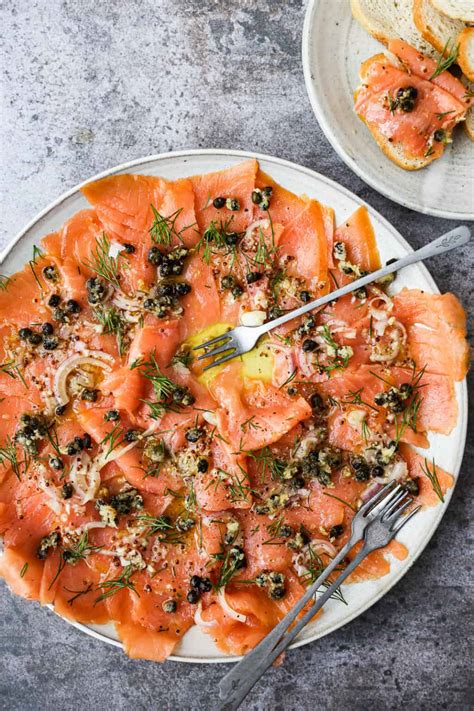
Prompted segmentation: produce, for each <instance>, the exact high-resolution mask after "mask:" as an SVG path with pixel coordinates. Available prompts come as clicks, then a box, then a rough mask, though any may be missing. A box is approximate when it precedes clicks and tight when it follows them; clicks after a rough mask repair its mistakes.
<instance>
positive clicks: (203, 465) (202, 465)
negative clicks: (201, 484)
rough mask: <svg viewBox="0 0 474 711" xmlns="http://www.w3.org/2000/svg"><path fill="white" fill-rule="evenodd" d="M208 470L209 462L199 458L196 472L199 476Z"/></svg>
mask: <svg viewBox="0 0 474 711" xmlns="http://www.w3.org/2000/svg"><path fill="white" fill-rule="evenodd" d="M208 469H209V462H208V461H207V459H205V458H204V457H201V458H200V459H199V460H198V463H197V470H198V472H199V473H200V474H205V473H206V472H207V470H208Z"/></svg>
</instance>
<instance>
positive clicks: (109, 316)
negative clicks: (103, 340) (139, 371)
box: [93, 306, 125, 355]
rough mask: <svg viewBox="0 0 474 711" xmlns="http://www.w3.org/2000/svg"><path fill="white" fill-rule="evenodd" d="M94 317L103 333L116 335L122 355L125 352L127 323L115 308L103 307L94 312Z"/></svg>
mask: <svg viewBox="0 0 474 711" xmlns="http://www.w3.org/2000/svg"><path fill="white" fill-rule="evenodd" d="M93 314H94V317H95V318H96V319H97V321H98V322H99V323H100V325H101V326H102V331H103V333H107V334H114V335H115V337H116V339H117V348H118V351H119V353H120V355H123V354H124V352H125V343H124V336H125V321H124V320H123V318H122V316H121V314H120V312H119V311H118V310H117V309H116V308H115V306H102V307H100V308H96V309H94V310H93Z"/></svg>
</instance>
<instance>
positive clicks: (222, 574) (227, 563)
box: [212, 548, 243, 591]
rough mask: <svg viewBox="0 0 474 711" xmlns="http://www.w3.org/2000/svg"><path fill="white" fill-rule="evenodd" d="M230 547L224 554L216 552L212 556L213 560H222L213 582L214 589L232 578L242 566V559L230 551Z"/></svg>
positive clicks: (223, 585)
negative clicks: (215, 579) (215, 580)
mask: <svg viewBox="0 0 474 711" xmlns="http://www.w3.org/2000/svg"><path fill="white" fill-rule="evenodd" d="M232 550H233V549H232V548H229V549H228V550H227V551H226V553H225V554H223V553H216V554H214V555H213V556H212V557H213V558H214V559H215V560H222V561H223V562H222V566H221V568H220V570H219V577H218V579H217V582H216V583H215V584H214V590H216V591H218V590H221V588H225V586H226V585H227V584H228V583H229V582H230V581H231V580H232V578H233V577H234V575H235V574H236V573H238V571H239V570H240V569H241V568H242V567H243V566H242V560H241V559H240V558H239V556H236V555H235V554H233V552H232Z"/></svg>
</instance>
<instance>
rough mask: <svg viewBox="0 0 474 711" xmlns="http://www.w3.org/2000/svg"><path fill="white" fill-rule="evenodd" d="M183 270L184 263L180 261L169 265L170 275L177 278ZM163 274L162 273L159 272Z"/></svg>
mask: <svg viewBox="0 0 474 711" xmlns="http://www.w3.org/2000/svg"><path fill="white" fill-rule="evenodd" d="M163 266H164V265H162V266H161V267H160V269H162V268H163ZM183 269H184V262H183V260H182V259H180V260H178V261H177V262H173V264H172V265H171V274H174V275H175V276H179V275H180V274H182V273H183ZM161 273H163V272H161Z"/></svg>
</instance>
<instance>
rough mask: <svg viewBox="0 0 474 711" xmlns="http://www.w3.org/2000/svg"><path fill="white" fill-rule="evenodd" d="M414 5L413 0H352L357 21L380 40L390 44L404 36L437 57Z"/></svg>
mask: <svg viewBox="0 0 474 711" xmlns="http://www.w3.org/2000/svg"><path fill="white" fill-rule="evenodd" d="M412 4H413V0H397V1H396V2H394V1H393V0H351V9H352V15H353V16H354V18H355V19H356V20H357V22H359V24H361V25H362V27H363V28H364V29H365V30H367V32H368V33H369V34H371V35H372V37H375V39H377V40H378V41H379V42H382V43H383V44H385V45H387V44H388V43H389V42H390V40H392V39H397V38H398V37H400V38H401V39H403V40H405V42H408V44H411V45H412V47H416V49H418V50H419V51H420V52H422V53H423V54H425V55H426V56H428V57H433V56H435V57H436V58H437V56H438V55H437V52H436V51H435V50H434V49H433V47H432V46H431V44H430V43H429V42H428V41H427V40H426V39H425V38H424V37H423V36H422V34H421V32H420V31H419V29H418V28H417V26H416V25H415V22H414V20H413V12H412Z"/></svg>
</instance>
